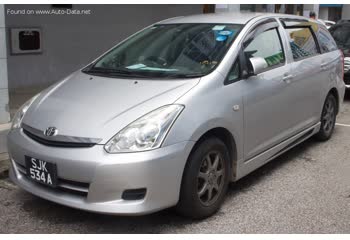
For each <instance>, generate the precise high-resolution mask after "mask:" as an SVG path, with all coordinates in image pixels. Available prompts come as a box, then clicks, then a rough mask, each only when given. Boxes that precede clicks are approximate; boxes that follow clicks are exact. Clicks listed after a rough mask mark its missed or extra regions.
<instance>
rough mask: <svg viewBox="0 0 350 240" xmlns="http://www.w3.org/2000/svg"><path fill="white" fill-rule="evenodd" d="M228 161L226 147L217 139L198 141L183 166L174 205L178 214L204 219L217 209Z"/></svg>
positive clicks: (222, 196)
mask: <svg viewBox="0 0 350 240" xmlns="http://www.w3.org/2000/svg"><path fill="white" fill-rule="evenodd" d="M229 161H230V157H229V153H228V150H227V147H226V145H225V144H224V143H223V142H222V141H221V140H219V139H218V138H214V137H212V138H208V139H205V140H203V141H202V142H200V143H199V145H198V146H197V147H196V148H195V149H194V151H193V152H192V153H191V154H190V156H189V158H188V161H187V164H186V167H185V171H184V175H183V178H182V184H181V190H180V200H179V203H178V204H177V206H176V210H177V212H178V213H179V214H181V215H183V216H186V217H190V218H193V219H203V218H206V217H209V216H211V215H213V214H214V213H216V212H217V211H218V210H219V208H220V206H221V204H222V202H223V201H224V198H225V195H226V191H227V187H228V183H229V180H230V174H231V170H230V162H229ZM215 169H216V170H215ZM209 192H211V194H210V193H209ZM210 195H211V196H210Z"/></svg>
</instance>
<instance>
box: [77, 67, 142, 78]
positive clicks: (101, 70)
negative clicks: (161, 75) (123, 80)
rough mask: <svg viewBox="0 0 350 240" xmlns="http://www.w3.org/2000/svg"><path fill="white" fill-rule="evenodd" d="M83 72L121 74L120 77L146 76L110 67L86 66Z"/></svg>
mask: <svg viewBox="0 0 350 240" xmlns="http://www.w3.org/2000/svg"><path fill="white" fill-rule="evenodd" d="M83 72H84V73H90V74H99V75H109V76H122V77H140V78H147V77H148V76H146V75H144V74H138V73H135V72H133V71H129V70H124V69H110V68H97V67H93V68H88V69H84V70H83Z"/></svg>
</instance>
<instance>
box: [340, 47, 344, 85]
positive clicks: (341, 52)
mask: <svg viewBox="0 0 350 240" xmlns="http://www.w3.org/2000/svg"><path fill="white" fill-rule="evenodd" d="M339 51H340V54H341V69H342V71H341V76H342V78H343V81H344V64H345V58H344V53H343V51H342V50H339Z"/></svg>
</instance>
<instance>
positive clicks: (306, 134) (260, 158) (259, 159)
mask: <svg viewBox="0 0 350 240" xmlns="http://www.w3.org/2000/svg"><path fill="white" fill-rule="evenodd" d="M320 127H321V123H320V122H318V123H317V124H315V125H313V126H312V127H309V128H307V129H305V130H303V131H301V132H299V133H297V134H295V135H294V136H292V137H290V138H289V139H287V140H285V141H283V142H281V143H279V144H277V145H275V146H274V147H272V148H270V149H268V150H266V151H264V152H263V153H260V154H259V155H257V156H255V157H253V158H251V159H247V160H245V161H241V162H240V163H238V166H237V176H236V178H235V179H234V180H233V181H237V180H238V179H240V178H242V177H244V176H246V175H247V174H249V173H251V172H252V171H254V170H255V169H257V168H259V167H261V166H263V165H264V164H266V163H268V162H270V161H271V160H273V159H275V158H276V157H278V156H280V155H281V154H283V153H285V152H286V151H288V150H289V149H291V148H293V147H294V146H296V145H298V144H299V143H301V142H303V141H305V140H306V139H308V138H310V137H311V136H313V135H314V134H316V133H318V131H319V130H320Z"/></svg>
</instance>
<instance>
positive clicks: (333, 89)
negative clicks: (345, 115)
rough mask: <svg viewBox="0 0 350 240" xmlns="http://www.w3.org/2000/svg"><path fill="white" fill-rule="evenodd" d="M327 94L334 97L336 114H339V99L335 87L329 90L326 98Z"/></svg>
mask: <svg viewBox="0 0 350 240" xmlns="http://www.w3.org/2000/svg"><path fill="white" fill-rule="evenodd" d="M329 94H332V95H333V96H334V97H335V99H336V102H337V106H336V108H337V109H336V110H337V114H338V113H339V105H340V99H339V93H338V90H337V89H336V88H335V87H333V88H331V90H329V92H328V94H327V96H328V95H329Z"/></svg>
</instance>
